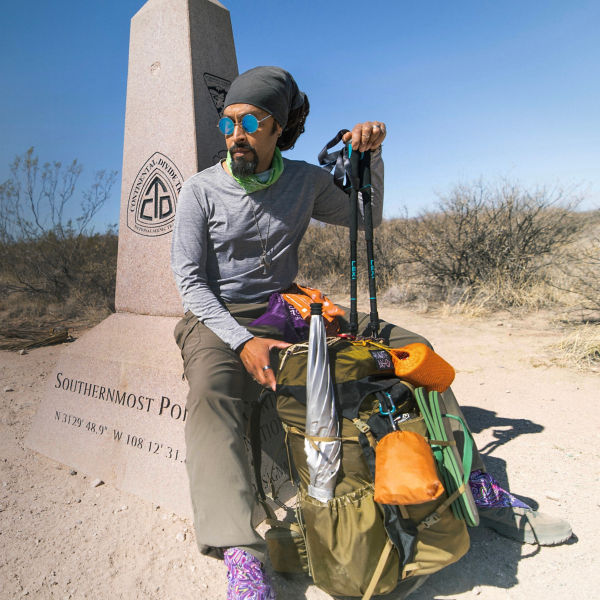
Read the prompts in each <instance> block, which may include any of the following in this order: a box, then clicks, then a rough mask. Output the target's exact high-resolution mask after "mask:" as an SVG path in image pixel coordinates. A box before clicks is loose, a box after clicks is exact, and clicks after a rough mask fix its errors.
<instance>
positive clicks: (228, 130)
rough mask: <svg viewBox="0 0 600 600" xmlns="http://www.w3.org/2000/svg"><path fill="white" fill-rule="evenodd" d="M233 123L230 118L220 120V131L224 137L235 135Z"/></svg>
mask: <svg viewBox="0 0 600 600" xmlns="http://www.w3.org/2000/svg"><path fill="white" fill-rule="evenodd" d="M233 127H234V125H233V121H232V120H231V119H230V118H229V117H223V118H222V119H220V120H219V129H220V130H221V133H222V134H224V135H231V134H232V133H233Z"/></svg>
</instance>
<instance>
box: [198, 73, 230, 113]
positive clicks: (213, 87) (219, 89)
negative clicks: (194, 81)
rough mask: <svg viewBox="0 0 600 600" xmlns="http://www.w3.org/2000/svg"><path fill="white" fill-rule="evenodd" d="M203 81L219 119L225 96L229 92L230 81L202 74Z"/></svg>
mask: <svg viewBox="0 0 600 600" xmlns="http://www.w3.org/2000/svg"><path fill="white" fill-rule="evenodd" d="M204 81H205V82H206V87H207V88H208V92H209V93H210V97H211V98H212V101H213V104H214V105H215V108H216V109H217V113H218V115H219V117H220V116H221V114H222V113H223V106H224V104H225V96H226V95H227V92H228V91H229V87H230V86H231V81H228V80H227V79H223V78H222V77H217V76H216V75H211V74H210V73H204Z"/></svg>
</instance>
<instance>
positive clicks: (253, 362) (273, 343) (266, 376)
mask: <svg viewBox="0 0 600 600" xmlns="http://www.w3.org/2000/svg"><path fill="white" fill-rule="evenodd" d="M288 346H291V344H288V343H287V342H282V341H280V340H273V339H270V338H259V337H253V338H251V339H249V340H248V341H247V342H246V343H245V344H244V347H243V348H242V350H241V351H240V358H241V359H242V362H243V363H244V367H246V371H248V373H250V376H251V377H252V379H254V381H256V382H258V383H259V384H260V385H262V386H264V387H266V388H270V389H272V390H273V391H275V386H276V382H275V375H274V373H273V369H272V368H271V358H270V356H269V352H270V351H271V350H272V349H273V348H287V347H288ZM264 367H269V368H268V369H265V368H264Z"/></svg>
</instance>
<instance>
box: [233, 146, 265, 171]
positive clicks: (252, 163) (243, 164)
mask: <svg viewBox="0 0 600 600" xmlns="http://www.w3.org/2000/svg"><path fill="white" fill-rule="evenodd" d="M238 150H249V151H250V153H251V154H252V158H251V159H250V160H247V159H246V158H244V157H243V156H241V157H239V158H234V156H233V153H234V152H237V151H238ZM229 153H230V155H231V172H232V173H233V175H235V176H236V177H248V176H249V175H254V173H256V167H257V166H258V154H256V150H255V149H254V148H253V147H252V146H251V145H250V144H239V145H238V144H234V145H233V146H231V148H229Z"/></svg>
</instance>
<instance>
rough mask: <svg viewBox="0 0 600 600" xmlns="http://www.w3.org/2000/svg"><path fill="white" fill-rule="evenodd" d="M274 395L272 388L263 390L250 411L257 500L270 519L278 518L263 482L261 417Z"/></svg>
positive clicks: (251, 444)
mask: <svg viewBox="0 0 600 600" xmlns="http://www.w3.org/2000/svg"><path fill="white" fill-rule="evenodd" d="M270 394H272V395H274V394H275V393H274V392H273V391H272V390H263V391H262V392H261V393H260V396H259V397H258V401H257V402H256V404H254V406H253V407H252V412H251V413H250V423H249V429H250V446H251V448H252V463H253V465H254V481H255V483H256V492H257V500H258V502H259V503H260V505H261V506H262V507H263V509H264V511H265V514H266V515H267V518H268V519H273V520H276V519H277V517H276V516H275V512H274V511H273V509H272V508H271V506H270V505H269V503H268V502H267V496H266V494H265V490H264V488H263V484H262V444H261V439H260V417H261V414H262V408H263V405H264V403H265V401H266V400H267V398H268V397H269V395H270Z"/></svg>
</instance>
